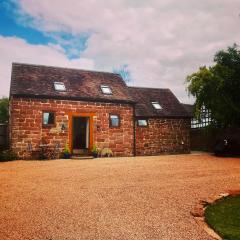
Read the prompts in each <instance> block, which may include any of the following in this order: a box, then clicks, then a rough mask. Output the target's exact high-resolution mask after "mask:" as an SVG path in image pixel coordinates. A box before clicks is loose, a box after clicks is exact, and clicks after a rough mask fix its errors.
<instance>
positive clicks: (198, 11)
mask: <svg viewBox="0 0 240 240" xmlns="http://www.w3.org/2000/svg"><path fill="white" fill-rule="evenodd" d="M239 26H240V0H201V1H199V0H181V1H179V0H114V1H113V0H51V1H49V0H41V1H37V0H0V85H1V87H0V96H8V95H9V87H10V79H11V65H12V62H22V63H30V64H43V65H50V66H60V67H71V68H79V69H87V70H97V71H110V72H113V71H116V69H117V70H120V69H125V70H126V71H127V72H128V73H129V79H130V82H129V85H132V86H143V87H154V88H170V89H171V90H172V91H173V93H174V94H175V95H176V96H177V97H178V99H179V100H180V101H181V102H184V103H192V102H193V101H194V99H193V98H191V97H189V96H188V94H187V92H186V84H185V79H186V76H187V75H190V74H191V73H193V72H196V71H197V70H198V68H199V67H200V66H205V65H206V66H209V65H211V64H213V57H214V54H215V53H216V52H217V51H219V50H221V49H226V48H227V47H228V46H231V45H233V43H237V44H238V43H239V40H240V27H239Z"/></svg>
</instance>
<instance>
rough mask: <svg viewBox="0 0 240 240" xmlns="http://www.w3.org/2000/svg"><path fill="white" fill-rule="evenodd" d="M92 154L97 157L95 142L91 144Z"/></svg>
mask: <svg viewBox="0 0 240 240" xmlns="http://www.w3.org/2000/svg"><path fill="white" fill-rule="evenodd" d="M92 155H93V157H94V158H97V157H98V148H97V146H96V145H95V144H94V145H93V148H92Z"/></svg>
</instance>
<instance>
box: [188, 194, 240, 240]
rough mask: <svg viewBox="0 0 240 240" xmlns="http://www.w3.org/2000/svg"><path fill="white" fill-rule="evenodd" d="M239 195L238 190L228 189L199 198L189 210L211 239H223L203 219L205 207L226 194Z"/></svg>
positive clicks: (226, 195)
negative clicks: (203, 198)
mask: <svg viewBox="0 0 240 240" xmlns="http://www.w3.org/2000/svg"><path fill="white" fill-rule="evenodd" d="M237 195H240V190H229V191H227V192H226V193H220V194H219V195H215V196H213V197H209V198H207V199H205V200H200V201H199V202H198V204H197V205H196V206H195V207H194V208H193V210H192V211H190V213H191V215H192V216H193V217H194V220H195V221H196V222H197V224H198V225H199V226H200V227H201V228H202V229H203V230H204V231H205V232H207V234H208V235H210V236H211V237H212V238H213V239H216V240H223V239H222V237H220V236H219V235H218V233H216V232H215V231H214V230H213V229H212V228H211V227H210V226H209V225H208V224H207V222H206V221H205V216H204V213H205V209H206V207H207V206H208V205H209V204H213V203H214V202H216V201H217V200H219V199H221V198H224V197H228V196H237Z"/></svg>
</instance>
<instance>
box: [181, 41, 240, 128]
mask: <svg viewBox="0 0 240 240" xmlns="http://www.w3.org/2000/svg"><path fill="white" fill-rule="evenodd" d="M214 63H215V64H214V65H213V66H210V67H206V66H204V67H200V68H199V70H198V71H197V72H196V73H193V74H192V75H190V76H187V80H186V81H187V90H188V92H189V94H192V95H193V96H194V97H195V98H196V100H195V104H194V106H195V115H196V117H199V116H200V112H201V108H202V107H206V108H207V109H208V110H210V112H211V118H212V119H213V120H214V122H215V123H217V124H219V125H221V126H224V127H226V126H240V50H239V47H238V46H237V45H236V44H234V45H233V46H232V47H228V49H227V50H221V51H219V52H217V53H216V54H215V57H214Z"/></svg>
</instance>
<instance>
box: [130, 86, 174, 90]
mask: <svg viewBox="0 0 240 240" xmlns="http://www.w3.org/2000/svg"><path fill="white" fill-rule="evenodd" d="M128 88H138V89H153V90H169V91H171V90H170V88H153V87H141V86H137V87H136V86H128Z"/></svg>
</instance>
